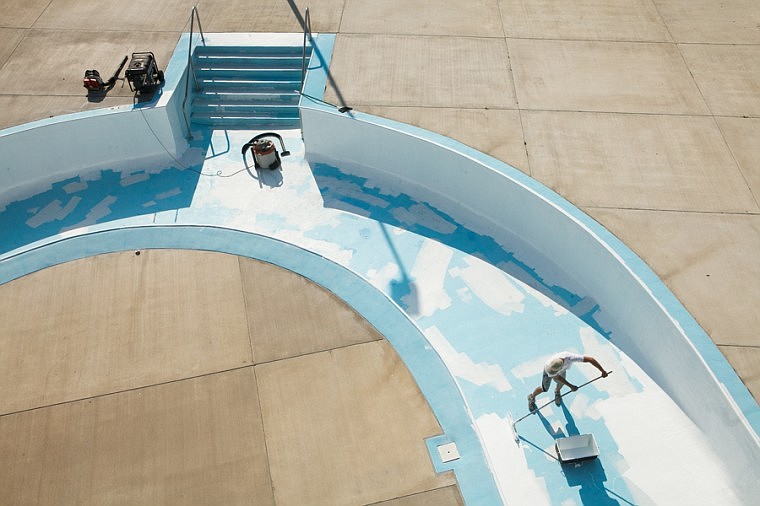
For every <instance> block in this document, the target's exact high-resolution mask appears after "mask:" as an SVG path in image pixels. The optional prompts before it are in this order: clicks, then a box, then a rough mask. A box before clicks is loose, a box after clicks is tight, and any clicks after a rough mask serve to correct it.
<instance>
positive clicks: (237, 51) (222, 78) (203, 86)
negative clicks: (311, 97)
mask: <svg viewBox="0 0 760 506" xmlns="http://www.w3.org/2000/svg"><path fill="white" fill-rule="evenodd" d="M302 51H303V47H302V46H300V45H298V46H199V47H197V48H196V49H195V53H194V55H193V69H194V73H195V80H196V83H197V84H198V87H199V90H198V91H196V92H195V95H194V97H193V101H192V108H191V115H190V119H191V121H192V122H193V123H196V124H201V125H210V126H212V127H218V128H225V129H229V130H243V129H265V128H274V129H277V128H298V127H299V126H300V119H299V110H298V100H299V98H300V97H299V95H298V90H300V89H301V68H302V64H303V60H302ZM310 56H311V47H307V48H306V58H307V64H308V59H309V57H310Z"/></svg>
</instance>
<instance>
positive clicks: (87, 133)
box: [0, 34, 192, 208]
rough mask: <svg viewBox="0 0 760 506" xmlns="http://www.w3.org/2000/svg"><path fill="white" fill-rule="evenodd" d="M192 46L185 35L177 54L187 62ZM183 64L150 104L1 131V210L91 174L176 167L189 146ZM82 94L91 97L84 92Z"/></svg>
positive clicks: (175, 65) (174, 64) (171, 70)
mask: <svg viewBox="0 0 760 506" xmlns="http://www.w3.org/2000/svg"><path fill="white" fill-rule="evenodd" d="M187 45H188V38H187V34H185V35H184V36H183V37H182V38H181V39H180V42H179V44H178V45H177V48H176V49H175V55H178V54H179V55H181V54H185V62H186V58H187V56H186V55H187ZM181 62H182V58H172V60H171V62H170V64H169V66H167V68H166V70H165V84H164V86H162V87H161V88H160V89H159V91H158V92H157V96H156V97H155V100H154V101H152V102H150V103H145V104H139V103H136V104H134V105H124V106H118V107H111V108H106V109H97V110H93V111H84V112H80V113H74V114H67V115H62V116H56V117H53V118H48V119H43V120H39V121H34V122H31V123H26V124H24V125H19V126H17V127H12V128H7V129H4V130H0V188H2V200H0V208H1V207H2V206H4V205H5V203H7V202H8V201H12V200H14V199H17V198H21V197H23V196H26V195H29V194H33V193H34V192H36V191H38V190H39V189H40V188H41V187H45V186H47V185H49V183H50V182H52V181H60V180H62V179H65V178H67V177H73V176H77V175H85V174H87V173H88V172H89V171H91V170H102V169H104V168H112V169H114V170H128V169H132V168H135V169H137V168H140V167H143V168H144V167H166V166H170V165H172V164H175V159H176V158H179V157H181V155H182V153H184V152H185V151H186V150H187V147H188V143H187V135H188V129H187V127H186V125H185V119H184V117H183V115H182V98H183V96H184V87H185V68H186V64H185V65H180V64H179V63H181ZM159 63H160V62H159ZM159 68H160V67H159ZM191 90H192V87H191ZM177 91H178V92H177ZM82 93H83V94H85V93H86V92H85V90H84V88H82ZM191 98H192V97H190V98H189V99H188V103H189V100H190V99H191Z"/></svg>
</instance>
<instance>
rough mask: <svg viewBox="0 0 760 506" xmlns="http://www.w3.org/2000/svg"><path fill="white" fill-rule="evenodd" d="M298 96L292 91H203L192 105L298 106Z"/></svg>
mask: <svg viewBox="0 0 760 506" xmlns="http://www.w3.org/2000/svg"><path fill="white" fill-rule="evenodd" d="M299 98H300V96H299V95H298V94H297V93H293V92H292V91H288V92H282V93H275V92H258V91H229V92H228V91H205V92H201V93H200V94H198V95H196V96H195V98H194V100H193V104H197V105H214V104H229V105H245V104H280V105H298V101H299Z"/></svg>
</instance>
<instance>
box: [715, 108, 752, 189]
mask: <svg viewBox="0 0 760 506" xmlns="http://www.w3.org/2000/svg"><path fill="white" fill-rule="evenodd" d="M715 120H716V121H717V122H718V126H719V127H720V130H721V132H723V136H724V137H725V138H726V142H727V143H728V146H729V148H731V153H733V155H734V158H736V161H737V163H738V164H739V167H741V171H742V175H743V176H744V178H745V179H746V180H747V183H748V184H749V187H750V190H752V193H753V195H754V196H755V199H757V200H760V142H758V139H760V119H759V118H751V119H750V118H715Z"/></svg>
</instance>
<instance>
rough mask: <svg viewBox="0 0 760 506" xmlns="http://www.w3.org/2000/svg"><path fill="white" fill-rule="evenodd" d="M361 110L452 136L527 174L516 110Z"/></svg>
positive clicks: (385, 108) (425, 108)
mask: <svg viewBox="0 0 760 506" xmlns="http://www.w3.org/2000/svg"><path fill="white" fill-rule="evenodd" d="M362 111H363V112H367V113H369V114H374V115H376V116H382V117H384V118H389V119H393V120H396V121H401V122H402V123H409V124H411V125H415V126H418V127H420V128H424V129H426V130H430V131H432V132H436V133H439V134H442V135H445V136H447V137H451V138H452V139H456V140H458V141H459V142H462V143H464V144H467V145H468V146H471V147H473V148H475V149H477V150H479V151H483V152H484V153H488V154H489V155H491V156H493V157H495V158H498V159H499V160H503V161H505V162H507V163H509V164H511V165H512V166H513V167H515V168H517V169H520V170H522V171H524V172H528V157H527V155H526V153H525V144H524V141H523V131H522V124H521V122H520V113H519V112H518V111H514V110H509V109H454V108H445V107H379V106H367V107H362Z"/></svg>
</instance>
